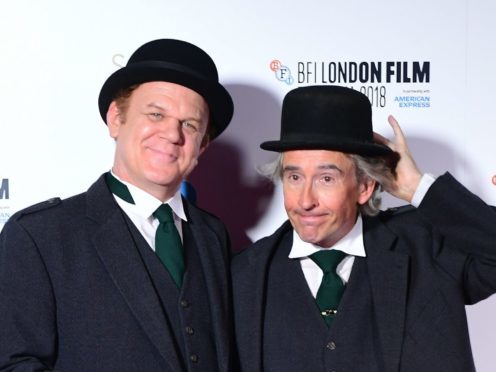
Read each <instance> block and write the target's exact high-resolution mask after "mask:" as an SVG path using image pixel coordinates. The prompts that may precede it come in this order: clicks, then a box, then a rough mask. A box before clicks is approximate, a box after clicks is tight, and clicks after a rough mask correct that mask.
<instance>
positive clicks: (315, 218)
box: [297, 213, 325, 225]
mask: <svg viewBox="0 0 496 372" xmlns="http://www.w3.org/2000/svg"><path fill="white" fill-rule="evenodd" d="M297 215H298V218H299V220H300V222H301V223H303V224H305V225H313V224H316V223H318V222H320V221H322V219H323V218H324V217H325V215H324V214H321V213H319V214H317V213H298V214H297Z"/></svg>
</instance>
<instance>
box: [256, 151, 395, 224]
mask: <svg viewBox="0 0 496 372" xmlns="http://www.w3.org/2000/svg"><path fill="white" fill-rule="evenodd" d="M282 155H283V154H282V153H279V154H278V156H277V157H276V158H275V159H274V160H273V161H271V162H269V163H267V164H264V165H262V166H261V167H259V169H258V171H259V173H260V174H262V175H263V176H265V177H267V178H269V179H270V180H271V181H272V182H274V183H276V182H278V181H279V180H280V179H281V178H282V171H283V169H282ZM345 155H346V156H348V157H349V158H350V159H351V160H352V161H353V163H354V164H355V171H356V172H355V175H356V179H357V180H358V182H365V181H367V180H374V181H376V184H375V188H374V191H373V193H372V196H371V197H370V198H369V200H368V201H367V202H366V203H365V204H362V205H360V206H359V207H358V209H359V211H360V213H361V214H362V215H365V216H375V215H377V214H379V212H380V206H381V201H382V198H381V193H382V190H383V188H385V189H391V186H392V184H393V182H394V179H395V178H396V172H395V168H396V163H397V161H398V159H399V158H398V156H397V154H396V153H395V155H394V156H392V157H390V158H388V157H382V156H377V157H365V156H361V155H357V154H346V153H345Z"/></svg>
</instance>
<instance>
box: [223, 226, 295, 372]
mask: <svg viewBox="0 0 496 372" xmlns="http://www.w3.org/2000/svg"><path fill="white" fill-rule="evenodd" d="M290 230H291V224H290V223H289V221H286V222H285V223H284V224H283V225H282V226H281V227H280V228H279V229H278V230H277V231H276V232H275V233H274V234H272V235H271V236H270V237H268V238H264V239H262V240H259V241H258V242H257V243H255V245H253V246H251V247H250V248H248V251H247V252H241V253H240V256H239V257H238V258H236V260H235V261H234V262H233V266H232V271H233V284H234V286H235V290H234V304H235V311H234V313H235V318H236V320H235V324H236V330H237V331H238V332H237V334H236V338H237V344H238V349H239V350H238V352H239V354H240V356H241V360H242V361H243V368H244V369H246V370H247V371H262V370H263V368H262V358H263V350H262V346H263V327H264V313H265V309H264V307H265V298H266V295H267V293H266V292H267V285H266V284H267V275H268V273H269V268H270V265H271V262H272V257H273V255H274V253H275V252H276V251H277V249H278V247H279V244H280V243H281V239H282V238H283V237H284V236H285V233H286V232H288V231H290ZM246 255H247V256H246ZM238 272H239V273H242V274H241V277H240V278H239V279H238V275H237V274H238ZM237 319H241V320H246V319H249V324H248V327H247V326H246V325H245V322H244V321H243V322H242V321H240V320H237Z"/></svg>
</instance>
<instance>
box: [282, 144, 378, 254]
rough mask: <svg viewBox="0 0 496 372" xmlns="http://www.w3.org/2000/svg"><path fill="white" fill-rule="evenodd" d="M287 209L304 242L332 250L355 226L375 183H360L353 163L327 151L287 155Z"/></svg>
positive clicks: (284, 179)
mask: <svg viewBox="0 0 496 372" xmlns="http://www.w3.org/2000/svg"><path fill="white" fill-rule="evenodd" d="M282 170H283V173H282V184H283V191H284V206H285V208H286V212H287V214H288V217H289V220H290V221H291V224H292V225H293V228H294V229H295V230H296V232H297V233H298V235H299V236H300V238H301V239H302V240H303V241H305V242H308V243H312V244H316V245H318V246H321V247H326V248H328V247H331V246H332V245H334V244H335V243H336V242H337V241H338V240H340V239H341V238H342V237H343V236H345V235H346V234H347V233H348V232H349V231H350V230H351V229H352V228H353V225H354V224H355V221H356V218H357V215H358V205H361V204H364V203H365V202H367V200H368V199H369V198H370V197H371V195H372V192H373V189H374V181H371V180H368V181H367V182H362V183H359V182H358V181H357V178H356V169H355V164H354V162H353V160H352V159H351V158H350V157H348V156H346V155H345V154H343V153H341V152H336V151H327V150H294V151H286V152H284V153H283V157H282Z"/></svg>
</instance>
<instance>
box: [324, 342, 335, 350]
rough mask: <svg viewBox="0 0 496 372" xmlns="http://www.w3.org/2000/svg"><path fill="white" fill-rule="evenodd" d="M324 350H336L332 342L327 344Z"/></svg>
mask: <svg viewBox="0 0 496 372" xmlns="http://www.w3.org/2000/svg"><path fill="white" fill-rule="evenodd" d="M326 348H328V349H329V350H336V344H335V343H334V342H333V341H331V342H328V343H327V345H326Z"/></svg>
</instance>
